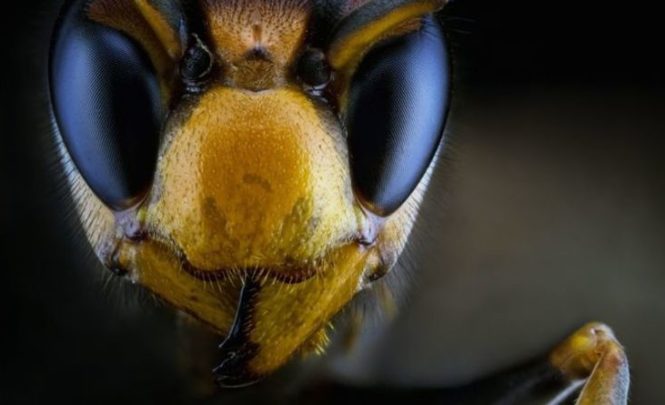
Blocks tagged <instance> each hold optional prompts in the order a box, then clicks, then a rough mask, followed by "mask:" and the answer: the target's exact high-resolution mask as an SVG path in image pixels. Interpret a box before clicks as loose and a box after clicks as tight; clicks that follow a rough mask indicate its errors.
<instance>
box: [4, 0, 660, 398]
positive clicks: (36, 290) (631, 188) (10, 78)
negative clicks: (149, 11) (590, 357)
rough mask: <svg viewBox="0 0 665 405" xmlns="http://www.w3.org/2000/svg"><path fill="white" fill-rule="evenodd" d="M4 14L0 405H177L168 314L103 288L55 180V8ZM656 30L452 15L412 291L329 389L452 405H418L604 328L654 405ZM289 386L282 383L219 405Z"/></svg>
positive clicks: (413, 253)
mask: <svg viewBox="0 0 665 405" xmlns="http://www.w3.org/2000/svg"><path fill="white" fill-rule="evenodd" d="M13 3H18V2H13ZM5 7H6V8H5V10H4V11H5V12H4V13H3V17H4V18H3V20H4V21H5V23H3V24H2V30H3V32H2V39H3V48H2V49H3V51H2V52H3V56H2V58H1V59H0V60H1V62H0V63H1V65H2V75H1V76H0V77H1V79H2V82H1V86H2V87H1V89H2V90H1V91H2V93H1V95H2V97H1V99H2V110H1V111H2V114H1V115H0V120H1V121H0V131H1V132H0V136H1V142H2V143H1V144H0V184H2V185H3V188H2V192H1V193H0V232H1V234H0V235H1V241H2V244H1V246H2V247H1V249H2V251H1V254H0V269H1V271H0V283H1V284H0V285H1V287H0V288H1V289H2V294H1V295H0V303H1V306H0V337H1V338H2V345H1V346H0V347H1V348H0V403H15V402H43V401H45V400H53V401H57V400H69V401H73V402H76V403H78V402H93V401H95V402H99V401H101V402H111V401H114V402H115V401H120V400H122V401H127V402H132V403H133V402H156V401H157V400H160V401H163V402H167V403H174V402H189V401H191V400H192V399H191V398H190V397H188V396H187V392H186V389H185V387H184V385H185V384H184V383H183V377H182V375H181V373H180V371H179V369H178V367H177V363H176V361H175V358H174V355H173V353H174V351H175V350H174V348H175V347H176V344H177V343H176V342H177V339H176V334H175V332H174V328H173V326H172V324H171V322H170V321H171V315H170V314H169V312H168V311H167V310H166V309H165V308H162V307H161V306H160V305H159V304H158V303H156V302H155V301H154V300H152V299H151V298H150V297H146V296H144V295H142V294H141V293H140V292H137V291H136V289H134V288H132V287H131V286H124V285H121V284H120V283H118V282H113V281H111V282H108V281H107V280H106V278H104V277H102V276H101V273H102V270H101V269H99V266H98V265H97V264H96V262H95V260H94V258H92V257H90V253H89V252H88V248H87V247H86V245H85V243H84V242H83V241H82V239H81V235H80V231H79V230H78V228H77V225H76V221H75V218H74V217H73V213H72V209H71V204H70V201H69V197H68V195H67V190H66V187H65V184H64V183H63V181H62V177H61V174H59V169H58V164H57V163H58V162H57V156H56V154H55V151H54V149H53V145H52V142H51V137H50V125H51V124H50V123H49V121H48V119H47V114H46V111H47V108H48V102H47V99H46V98H45V91H44V86H45V84H46V82H45V72H46V52H47V50H48V40H49V34H50V30H51V25H52V23H53V20H54V18H55V15H56V12H57V9H58V7H59V2H53V1H32V2H22V3H21V4H20V5H18V4H12V5H8V6H5ZM660 15H661V13H660V12H657V10H655V6H652V8H649V7H648V6H647V5H646V2H645V3H640V2H632V3H629V2H623V3H621V4H617V5H615V4H612V3H610V2H600V1H598V2H595V1H578V2H536V1H480V0H457V1H455V2H453V4H452V5H450V6H448V8H447V9H446V10H445V12H444V13H443V14H442V16H441V18H442V20H443V21H444V24H445V28H446V30H447V32H448V34H449V39H450V43H451V47H452V51H453V59H454V62H455V78H456V85H455V93H454V103H453V109H452V112H451V117H450V121H449V122H450V123H449V127H448V139H449V140H450V143H449V145H448V149H447V151H446V154H445V158H444V162H443V164H441V165H439V167H438V169H437V171H436V173H435V176H434V179H433V181H432V185H431V190H430V193H429V194H428V196H427V201H426V204H425V206H424V208H423V211H422V215H421V220H420V222H419V225H418V228H417V230H416V233H415V235H414V237H413V243H412V245H411V246H410V248H409V252H408V259H409V260H406V261H405V267H407V268H408V270H409V278H410V279H412V283H411V287H410V288H408V289H406V290H405V295H406V299H405V303H404V305H403V309H402V311H401V312H400V315H399V316H398V317H397V319H396V320H395V322H393V323H390V324H387V323H382V322H379V321H374V322H371V323H370V326H369V327H368V329H367V330H366V333H365V334H364V336H363V338H362V340H361V343H360V345H359V346H358V347H357V348H356V350H355V351H353V352H351V353H349V354H345V355H344V354H342V355H337V356H331V360H332V362H331V364H329V365H326V366H325V367H323V369H324V372H323V373H324V374H325V375H327V376H330V377H331V378H335V379H337V380H339V381H342V382H343V383H344V384H345V386H346V387H348V386H349V385H365V386H368V387H384V388H386V387H390V389H392V390H398V391H399V390H403V391H404V392H408V393H411V394H413V395H414V396H416V398H420V399H421V400H423V401H424V399H425V398H428V399H430V400H432V398H437V399H439V400H440V399H442V398H451V397H446V395H447V394H446V393H447V392H448V391H446V390H441V391H440V395H439V396H438V397H437V396H434V397H433V396H432V395H428V396H426V397H425V396H418V394H417V392H416V391H413V390H412V389H413V388H423V389H429V390H430V391H431V389H432V388H446V387H452V386H457V385H465V384H468V383H469V382H471V381H474V380H476V379H478V378H482V377H484V376H486V375H489V374H492V373H495V372H497V371H499V370H501V369H504V368H506V367H509V366H511V365H514V364H517V363H520V362H522V361H525V360H526V359H528V358H530V357H532V356H534V355H535V354H538V353H543V352H545V351H546V350H547V349H548V348H549V347H551V346H552V345H553V344H555V343H556V342H557V340H558V339H560V338H562V337H563V336H564V335H565V334H566V333H567V332H569V331H571V330H573V329H574V328H576V327H578V326H580V325H581V324H583V323H584V322H586V321H589V320H593V319H598V320H602V321H605V322H607V323H609V324H610V325H612V326H613V327H614V328H615V331H616V332H617V334H618V336H619V338H620V339H621V340H622V341H623V343H624V344H625V346H626V349H627V352H628V354H629V356H630V359H631V365H632V377H633V389H632V395H631V398H632V403H634V404H654V403H664V402H665V392H663V389H662V386H661V384H662V383H661V381H662V375H663V373H664V372H665V347H664V346H663V341H664V339H663V336H664V335H665V268H664V267H665V190H664V187H665V181H664V180H665V163H664V160H663V156H662V155H663V151H664V149H663V145H664V142H663V141H662V140H661V138H662V137H663V135H664V134H665V114H664V113H665V99H664V97H663V93H662V91H663V87H664V86H663V84H665V83H664V80H663V72H665V70H663V68H664V67H665V64H664V63H663V62H662V60H661V56H662V52H663V51H662V49H663V47H662V43H663V38H664V36H663V34H664V33H665V29H663V28H662V27H663V24H662V22H661V21H660V20H659V16H660ZM307 367H310V366H309V365H307ZM320 369H321V367H319V368H317V370H319V371H318V373H321V371H320ZM289 372H290V371H289V370H287V371H286V372H285V373H287V375H290V374H288V373H289ZM282 374H284V373H282ZM285 381H288V382H289V383H286V382H285ZM292 386H293V383H292V380H290V379H289V378H288V377H284V376H283V375H282V376H277V377H275V379H273V380H272V381H269V382H267V383H265V384H264V385H262V386H259V387H258V388H254V389H250V391H244V392H240V393H231V394H226V395H225V396H222V397H221V398H222V400H221V402H223V403H229V402H232V400H233V399H237V400H238V401H241V400H243V399H246V398H248V397H252V399H257V398H261V397H262V396H263V395H271V396H274V395H276V394H278V393H281V392H283V391H289V390H292V389H293V388H292ZM339 389H340V390H341V392H342V393H343V392H345V391H344V389H342V388H339ZM252 390H253V391H252ZM266 392H267V393H269V394H265V393H266ZM289 392H290V391H289ZM381 392H385V391H382V389H380V388H375V389H374V390H372V389H369V390H368V391H365V395H369V396H372V395H374V394H375V395H376V396H380V395H381ZM391 392H392V391H391ZM437 392H438V391H437ZM368 393H369V394H368ZM331 395H332V394H331ZM454 398H455V400H451V403H456V402H459V403H466V401H465V400H464V399H460V398H462V397H454ZM273 399H274V397H273Z"/></svg>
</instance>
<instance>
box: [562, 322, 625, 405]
mask: <svg viewBox="0 0 665 405" xmlns="http://www.w3.org/2000/svg"><path fill="white" fill-rule="evenodd" d="M550 363H551V364H552V365H553V366H554V367H555V368H557V369H558V370H559V371H560V372H561V373H562V374H563V375H564V377H565V378H567V379H569V380H571V381H576V380H586V382H585V383H584V387H583V388H582V392H581V393H580V396H579V397H578V399H577V402H576V404H578V405H587V404H604V405H605V404H606V405H623V404H626V403H627V401H628V387H629V385H630V375H629V370H628V359H627V357H626V354H625V352H624V350H623V347H622V346H621V344H620V343H619V341H618V340H617V339H616V337H615V336H614V333H613V332H612V330H611V329H610V328H609V327H608V326H606V325H604V324H601V323H589V324H587V325H585V326H583V327H582V328H580V329H579V330H578V331H576V332H575V333H573V334H572V335H571V336H570V337H569V338H568V339H566V340H565V341H564V342H563V343H561V344H560V345H559V346H557V347H556V348H555V349H554V350H553V351H552V353H551V355H550Z"/></svg>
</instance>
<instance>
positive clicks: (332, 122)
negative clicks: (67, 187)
mask: <svg viewBox="0 0 665 405" xmlns="http://www.w3.org/2000/svg"><path fill="white" fill-rule="evenodd" d="M339 3H340V2H331V3H330V5H328V6H327V7H326V8H324V7H323V6H322V4H321V3H320V2H308V1H304V0H297V1H296V0H273V1H258V0H256V1H244V2H226V1H215V0H204V1H200V2H198V3H197V4H194V5H193V4H189V3H187V4H185V5H181V4H180V3H177V2H156V1H155V2H151V1H111V0H92V1H77V2H74V3H73V4H72V5H71V6H69V8H68V9H66V11H65V13H64V17H63V18H62V19H61V22H60V25H59V29H58V31H57V33H56V37H55V40H54V47H53V53H52V59H51V88H52V100H53V107H54V113H55V117H56V120H57V123H58V127H59V129H60V135H61V138H62V140H63V145H64V146H63V153H64V155H65V158H66V160H67V161H68V162H71V163H73V165H74V166H75V167H76V169H77V170H76V171H74V172H73V174H72V176H71V179H70V180H71V183H72V187H73V190H74V195H75V199H76V202H77V206H78V209H79V213H80V215H81V217H82V218H83V219H84V221H83V222H84V227H85V229H86V231H87V234H88V238H89V239H90V242H91V244H92V245H93V248H94V249H95V250H96V252H97V254H98V256H99V257H100V259H101V260H102V261H103V262H104V263H105V264H106V265H107V266H109V267H112V268H122V269H124V270H126V272H127V274H128V275H129V277H131V278H132V279H133V280H134V281H135V282H137V283H139V284H141V285H142V286H144V287H146V288H148V289H149V290H151V291H153V292H154V293H155V294H157V295H159V296H160V297H162V298H163V299H164V300H165V301H167V302H169V303H171V304H172V305H173V306H174V307H175V308H177V309H179V310H181V311H184V312H187V313H189V314H190V315H192V316H194V317H195V318H197V319H199V320H200V321H202V322H203V323H204V324H206V325H208V326H209V327H211V328H212V329H214V330H216V331H217V332H219V333H220V334H229V333H230V332H232V336H230V338H229V339H228V340H227V344H225V345H224V347H223V349H225V351H224V353H226V354H228V355H229V356H230V357H229V358H227V359H225V360H224V361H223V363H222V366H221V367H220V368H218V369H217V374H218V378H219V381H220V382H221V383H222V384H225V385H237V384H243V383H245V382H247V381H249V380H252V379H254V378H257V377H260V376H262V375H265V374H268V373H270V372H271V371H273V370H275V369H276V368H278V367H279V366H281V365H282V364H284V362H285V361H287V360H288V359H289V358H290V357H291V356H292V355H293V353H295V352H297V351H298V350H299V349H300V348H302V347H317V346H319V345H321V344H322V342H324V341H325V336H324V332H323V331H324V330H325V328H326V327H327V325H328V323H329V322H330V319H331V318H332V317H333V316H334V315H335V314H336V313H337V312H339V310H340V309H341V308H342V307H343V306H344V305H346V304H347V303H348V302H349V301H350V300H351V299H352V297H353V296H354V294H355V293H357V292H358V291H359V290H360V289H363V288H368V287H370V286H371V282H372V281H374V280H376V279H377V278H379V277H378V276H380V275H383V274H385V273H386V272H387V271H388V270H389V269H390V268H391V267H392V266H393V265H394V263H395V261H396V260H397V258H398V256H399V254H400V252H401V251H402V249H403V248H404V245H405V243H406V240H407V237H408V235H409V232H410V230H411V227H412V225H413V219H414V216H415V214H416V212H417V209H418V205H419V202H420V199H421V196H422V193H423V192H424V189H425V187H426V176H425V173H426V171H427V169H428V168H429V167H430V166H431V164H432V161H433V157H434V155H435V152H436V151H437V148H438V147H439V144H440V142H441V135H442V132H443V124H444V119H445V114H446V110H447V99H448V97H447V96H448V76H449V75H448V70H447V69H448V64H447V58H446V51H445V46H444V39H443V34H442V32H441V28H440V27H439V26H438V23H436V22H435V20H434V19H433V17H432V16H431V15H430V14H429V13H431V12H433V11H436V10H437V9H438V8H440V7H441V6H442V2H441V1H433V0H432V1H406V0H402V1H387V2H376V3H368V4H365V5H362V6H358V5H356V6H354V5H353V3H354V2H349V4H339ZM335 5H336V6H335ZM333 9H334V10H333ZM322 10H327V11H326V12H322ZM335 10H336V11H335ZM333 11H334V12H333ZM326 16H327V18H329V20H330V21H328V22H327V23H323V22H322V20H321V19H322V18H324V17H326ZM322 27H334V29H332V30H328V31H325V30H323V28H322ZM322 38H323V39H322ZM243 285H244V286H245V289H242V286H243ZM248 286H251V289H250V288H249V287H248ZM241 290H242V292H241ZM239 301H240V302H241V305H240V306H241V307H242V308H239V304H238V302H239ZM239 314H242V316H240V315H239ZM231 337H232V339H231ZM230 358H232V359H233V361H231V360H229V359H230Z"/></svg>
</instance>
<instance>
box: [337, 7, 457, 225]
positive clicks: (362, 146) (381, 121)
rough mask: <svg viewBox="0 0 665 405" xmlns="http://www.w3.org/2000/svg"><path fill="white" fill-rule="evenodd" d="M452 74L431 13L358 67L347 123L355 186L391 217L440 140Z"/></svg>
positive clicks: (364, 200) (379, 211)
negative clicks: (408, 31) (417, 26)
mask: <svg viewBox="0 0 665 405" xmlns="http://www.w3.org/2000/svg"><path fill="white" fill-rule="evenodd" d="M449 88H450V72H449V65H448V55H447V51H446V47H445V42H444V36H443V32H442V30H441V27H440V26H439V24H438V23H437V22H436V21H435V20H434V19H433V18H432V17H431V16H430V17H426V18H424V19H423V25H422V27H421V28H420V29H419V30H418V31H416V32H413V33H409V34H407V35H405V36H402V37H398V38H392V39H389V40H387V41H385V42H383V43H380V44H379V45H378V46H376V47H375V48H373V49H372V50H371V51H369V52H368V54H367V55H366V56H365V57H364V58H363V61H362V62H361V63H360V65H359V66H358V69H357V70H356V72H355V74H354V76H353V79H352V82H351V88H350V92H349V101H348V110H347V115H346V124H347V129H348V135H349V139H348V143H349V152H350V156H351V169H352V176H353V183H354V190H355V192H356V195H357V196H358V198H359V200H360V201H361V202H362V203H363V204H364V205H365V206H366V207H367V208H368V209H370V210H371V211H373V212H374V213H376V214H378V215H381V216H387V215H390V214H391V213H393V212H394V211H395V210H397V209H398V208H399V207H400V206H401V205H402V204H403V203H404V202H405V201H406V200H407V199H408V197H409V196H410V195H411V193H413V191H414V190H415V188H416V187H417V185H418V183H419V182H420V180H421V179H422V178H423V176H424V174H425V172H426V171H427V168H428V167H429V166H430V164H431V163H432V159H433V158H434V155H435V153H436V151H437V149H438V147H439V144H440V143H441V139H442V136H443V128H444V124H445V121H446V115H447V111H448V100H449Z"/></svg>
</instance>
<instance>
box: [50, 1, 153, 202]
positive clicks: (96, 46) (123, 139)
mask: <svg viewBox="0 0 665 405" xmlns="http://www.w3.org/2000/svg"><path fill="white" fill-rule="evenodd" d="M86 3H87V2H86V1H77V2H74V4H73V5H72V6H70V7H69V8H68V9H66V10H65V11H64V13H63V15H62V16H61V20H60V22H59V25H58V28H57V30H56V32H55V35H54V40H53V44H52V49H51V59H50V72H49V75H50V88H51V102H52V107H53V111H54V114H55V119H56V122H57V125H58V129H59V132H60V135H61V137H62V140H63V142H64V145H65V147H66V149H67V152H68V153H69V155H70V157H71V158H72V160H73V162H74V164H75V165H76V167H77V168H78V170H79V172H80V173H81V175H82V176H83V179H84V180H85V181H86V183H87V184H88V185H89V186H90V188H91V189H92V191H93V192H94V193H95V194H96V195H97V197H98V198H99V199H100V200H101V201H102V202H104V203H105V204H106V205H107V206H108V207H110V208H112V209H114V210H123V209H126V208H129V207H130V206H132V205H134V204H136V203H137V202H139V201H140V200H141V199H142V198H143V197H144V196H145V194H146V193H147V190H148V189H149V187H150V184H151V182H152V178H153V173H154V171H155V165H156V160H157V149H158V143H159V133H160V129H161V122H162V117H163V115H164V111H163V107H162V99H161V94H160V86H159V82H158V79H157V76H156V73H155V69H154V68H153V66H152V64H151V62H150V59H149V57H148V55H147V54H146V52H145V51H144V50H143V49H142V48H141V47H140V46H139V45H138V44H137V43H136V42H135V41H134V40H133V39H131V38H130V37H128V36H127V35H125V34H124V33H122V32H120V31H118V30H115V29H112V28H109V27H106V26H103V25H101V24H98V23H95V22H93V21H91V20H89V19H88V17H87V16H86V15H85V11H84V10H85V8H86V7H85V4H86Z"/></svg>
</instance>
